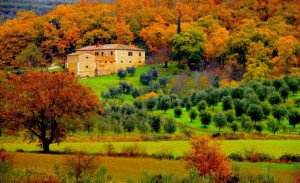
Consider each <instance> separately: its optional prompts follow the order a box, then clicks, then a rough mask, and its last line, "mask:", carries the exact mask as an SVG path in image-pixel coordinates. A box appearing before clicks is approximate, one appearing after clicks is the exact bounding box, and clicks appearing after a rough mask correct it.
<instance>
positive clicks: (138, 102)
mask: <svg viewBox="0 0 300 183" xmlns="http://www.w3.org/2000/svg"><path fill="white" fill-rule="evenodd" d="M133 105H134V106H135V107H136V108H137V109H143V103H142V102H141V101H139V100H135V101H134V102H133Z"/></svg>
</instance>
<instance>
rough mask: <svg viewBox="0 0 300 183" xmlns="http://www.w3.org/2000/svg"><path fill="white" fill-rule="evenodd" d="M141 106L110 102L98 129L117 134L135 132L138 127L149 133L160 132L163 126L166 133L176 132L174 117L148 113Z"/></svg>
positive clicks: (102, 131) (144, 132)
mask: <svg viewBox="0 0 300 183" xmlns="http://www.w3.org/2000/svg"><path fill="white" fill-rule="evenodd" d="M139 109H140V106H138V105H137V104H136V103H135V105H131V104H127V103H125V104H123V105H122V106H118V105H116V104H114V103H110V105H109V106H108V107H106V108H105V115H104V116H101V117H100V120H99V123H98V130H99V131H100V132H101V133H102V135H103V134H104V133H105V132H106V131H108V130H111V131H113V132H114V133H115V134H120V133H121V132H124V135H126V133H131V132H133V131H134V130H135V129H136V128H137V129H138V130H139V131H140V132H141V133H142V134H147V133H148V132H150V131H151V132H155V133H158V132H160V130H161V128H163V129H164V131H165V132H166V133H170V134H172V133H175V131H176V129H177V128H176V122H175V120H174V119H172V118H166V119H162V118H161V117H160V116H157V115H148V113H147V112H146V111H144V110H139Z"/></svg>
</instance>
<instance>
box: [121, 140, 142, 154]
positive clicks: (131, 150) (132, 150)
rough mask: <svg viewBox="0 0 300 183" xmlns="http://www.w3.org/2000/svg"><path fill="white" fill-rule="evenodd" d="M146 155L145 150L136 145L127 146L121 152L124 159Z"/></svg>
mask: <svg viewBox="0 0 300 183" xmlns="http://www.w3.org/2000/svg"><path fill="white" fill-rule="evenodd" d="M146 154H147V153H146V148H144V147H141V146H140V145H139V144H137V143H133V144H131V145H128V146H123V147H122V151H121V155H122V156H125V157H138V156H141V157H143V156H145V155H146Z"/></svg>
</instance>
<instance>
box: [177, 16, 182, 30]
mask: <svg viewBox="0 0 300 183" xmlns="http://www.w3.org/2000/svg"><path fill="white" fill-rule="evenodd" d="M180 32H181V25H180V17H178V21H177V34H180Z"/></svg>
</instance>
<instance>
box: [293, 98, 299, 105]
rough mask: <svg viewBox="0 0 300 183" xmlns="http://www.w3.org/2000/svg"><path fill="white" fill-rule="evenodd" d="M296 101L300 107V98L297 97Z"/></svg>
mask: <svg viewBox="0 0 300 183" xmlns="http://www.w3.org/2000/svg"><path fill="white" fill-rule="evenodd" d="M294 103H295V104H296V105H297V107H299V106H300V98H297V99H295V100H294Z"/></svg>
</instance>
